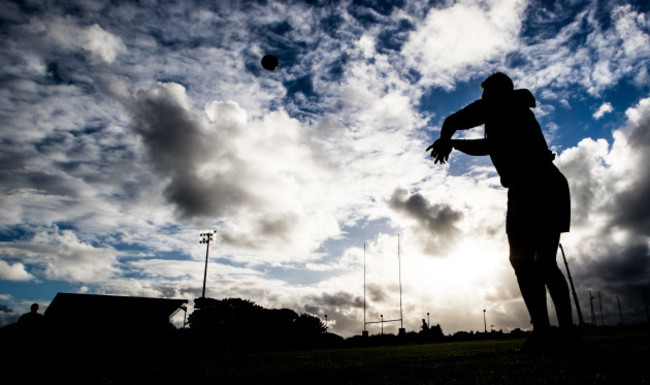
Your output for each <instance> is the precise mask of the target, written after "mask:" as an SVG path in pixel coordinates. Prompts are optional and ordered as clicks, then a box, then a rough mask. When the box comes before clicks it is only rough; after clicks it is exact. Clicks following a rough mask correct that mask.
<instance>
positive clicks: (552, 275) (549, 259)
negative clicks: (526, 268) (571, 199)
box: [536, 233, 573, 328]
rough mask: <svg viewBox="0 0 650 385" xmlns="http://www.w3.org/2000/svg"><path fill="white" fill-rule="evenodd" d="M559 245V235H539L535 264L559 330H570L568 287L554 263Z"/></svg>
mask: <svg viewBox="0 0 650 385" xmlns="http://www.w3.org/2000/svg"><path fill="white" fill-rule="evenodd" d="M559 243H560V233H551V234H543V235H540V236H539V238H538V244H537V257H536V262H537V265H538V267H539V271H540V272H541V275H542V280H543V282H544V283H545V284H546V287H548V291H549V293H550V294H551V299H552V300H553V304H554V305H555V313H556V314H557V321H558V324H559V326H560V328H570V327H571V326H573V318H572V313H571V297H570V295H569V286H568V285H567V283H566V279H565V278H564V275H563V274H562V271H561V270H560V268H559V267H558V265H557V262H556V257H557V250H558V245H559Z"/></svg>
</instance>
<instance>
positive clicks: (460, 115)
mask: <svg viewBox="0 0 650 385" xmlns="http://www.w3.org/2000/svg"><path fill="white" fill-rule="evenodd" d="M481 88H483V95H482V97H481V99H479V100H477V101H475V102H473V103H471V104H469V105H468V106H466V107H464V108H463V109H461V110H460V111H457V112H456V113H454V114H452V115H450V116H449V117H447V118H446V119H445V121H444V123H443V125H442V129H441V131H440V138H439V139H438V140H436V141H435V142H434V143H433V144H432V145H431V146H429V147H428V148H427V151H429V150H431V156H432V157H433V158H434V162H435V163H441V164H444V163H445V162H446V161H447V160H448V159H449V154H450V153H451V151H452V149H456V150H458V151H461V152H463V153H465V154H468V155H474V156H480V155H489V156H490V158H491V160H492V163H493V164H494V167H495V168H496V171H497V173H498V174H499V176H500V178H501V184H502V185H503V186H504V187H506V188H508V210H507V216H506V233H507V235H508V242H509V244H510V263H511V264H512V267H513V268H514V270H515V274H516V276H517V282H518V283H519V289H520V291H521V294H522V297H523V299H524V302H525V304H526V307H527V309H528V313H529V314H530V318H531V323H532V324H533V333H532V334H531V336H530V337H529V338H528V339H527V340H526V342H525V343H524V345H523V346H522V351H528V352H537V351H549V350H555V349H563V348H564V347H566V345H567V344H571V343H572V341H577V340H576V337H577V334H576V332H575V329H574V326H573V320H572V315H571V300H570V297H569V289H568V286H567V283H566V280H565V279H564V275H563V274H562V272H561V271H560V269H559V268H558V266H557V263H556V261H555V258H556V255H557V249H558V244H559V241H560V234H561V233H563V232H568V231H569V224H570V215H571V202H570V195H569V185H568V183H567V180H566V178H565V177H564V175H562V173H561V172H560V171H559V170H558V169H557V167H555V165H554V164H553V160H554V159H555V155H554V154H553V153H552V152H551V151H550V150H549V149H548V145H547V143H546V140H545V139H544V135H543V134H542V130H541V128H540V126H539V123H538V122H537V120H536V119H535V115H534V114H533V112H532V111H531V110H530V108H532V107H535V98H534V97H533V95H532V94H531V93H530V91H528V90H526V89H518V90H515V89H514V85H513V82H512V80H511V79H510V78H509V77H508V76H507V75H505V74H503V73H501V72H497V73H495V74H492V75H490V76H489V77H488V78H487V79H485V80H484V81H483V83H481ZM482 124H484V125H485V135H484V138H482V139H475V140H459V139H452V136H453V134H454V132H456V131H457V130H466V129H469V128H472V127H477V126H479V125H482ZM547 287H548V290H549V292H550V294H551V299H552V300H553V304H554V305H555V311H556V314H557V318H558V324H559V330H560V332H559V333H554V332H552V329H551V327H550V322H549V316H548V309H547V307H546V288H547Z"/></svg>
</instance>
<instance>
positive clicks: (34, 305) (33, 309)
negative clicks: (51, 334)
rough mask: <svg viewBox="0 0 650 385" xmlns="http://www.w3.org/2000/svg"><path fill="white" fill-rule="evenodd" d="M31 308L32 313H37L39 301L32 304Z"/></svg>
mask: <svg viewBox="0 0 650 385" xmlns="http://www.w3.org/2000/svg"><path fill="white" fill-rule="evenodd" d="M30 309H31V310H32V313H37V312H38V304H37V303H35V304H32V306H31V308H30Z"/></svg>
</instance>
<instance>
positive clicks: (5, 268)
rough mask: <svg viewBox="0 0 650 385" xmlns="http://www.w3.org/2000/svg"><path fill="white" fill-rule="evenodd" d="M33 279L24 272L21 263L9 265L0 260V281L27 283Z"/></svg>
mask: <svg viewBox="0 0 650 385" xmlns="http://www.w3.org/2000/svg"><path fill="white" fill-rule="evenodd" d="M34 278H35V277H34V276H33V275H31V274H30V273H29V272H27V271H26V269H25V265H23V264H22V263H14V264H12V265H10V264H9V263H7V262H5V261H3V260H0V279H1V280H5V281H29V280H32V279H34Z"/></svg>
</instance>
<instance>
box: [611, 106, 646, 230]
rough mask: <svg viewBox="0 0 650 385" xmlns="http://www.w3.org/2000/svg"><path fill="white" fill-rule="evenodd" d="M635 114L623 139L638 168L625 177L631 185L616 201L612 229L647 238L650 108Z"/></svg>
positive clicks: (639, 108)
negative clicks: (635, 159) (634, 157)
mask: <svg viewBox="0 0 650 385" xmlns="http://www.w3.org/2000/svg"><path fill="white" fill-rule="evenodd" d="M646 100H647V99H646ZM649 104H650V103H649ZM636 111H637V112H638V113H639V116H638V117H637V118H636V120H635V121H634V122H632V123H631V125H630V126H629V127H628V130H629V132H628V133H627V135H626V136H627V137H628V138H627V140H628V142H629V144H630V150H631V151H633V152H634V153H635V154H636V155H637V156H638V160H637V162H638V167H636V168H634V170H635V173H634V174H630V175H627V177H628V178H629V179H630V180H631V181H632V183H630V185H629V187H627V188H626V189H625V191H623V192H621V193H620V194H618V196H617V197H616V200H615V204H614V208H613V213H614V216H613V218H612V225H613V226H619V227H624V228H627V229H630V230H632V231H633V232H634V233H636V234H638V235H643V236H650V204H648V203H649V202H650V167H648V165H649V164H650V153H649V152H648V148H650V105H648V106H645V108H644V106H639V107H637V108H636Z"/></svg>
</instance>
